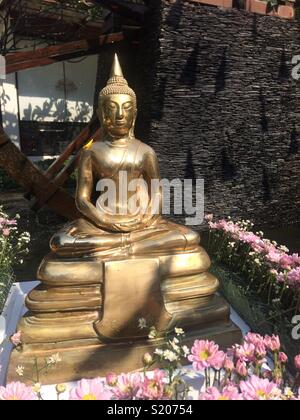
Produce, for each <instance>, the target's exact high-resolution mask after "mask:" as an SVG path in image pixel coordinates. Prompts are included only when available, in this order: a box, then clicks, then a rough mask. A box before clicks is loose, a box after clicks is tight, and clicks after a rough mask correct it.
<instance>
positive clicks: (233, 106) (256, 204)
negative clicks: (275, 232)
mask: <svg viewBox="0 0 300 420" xmlns="http://www.w3.org/2000/svg"><path fill="white" fill-rule="evenodd" d="M151 5H152V10H151V12H150V13H149V16H148V21H147V25H146V30H145V32H144V39H143V43H142V46H141V54H140V60H139V65H138V67H137V69H138V73H139V79H140V80H139V87H138V89H137V90H138V97H139V104H140V116H139V121H138V130H137V131H138V134H139V136H140V137H141V138H142V139H144V140H146V141H148V142H149V143H150V144H151V145H152V146H153V147H154V148H155V150H156V151H157V153H158V156H159V159H160V164H161V171H162V176H163V177H167V178H176V177H179V178H182V179H183V178H185V177H188V178H191V177H197V178H204V179H205V188H206V194H205V200H206V205H205V210H206V212H213V213H215V214H216V215H217V216H223V215H231V216H234V217H245V218H249V219H252V220H254V221H255V222H258V223H266V224H269V225H270V224H274V225H276V224H277V225H278V224H284V223H289V222H295V221H297V220H298V221H299V219H300V208H299V204H300V153H299V151H300V150H299V145H300V120H299V114H300V80H299V81H298V82H297V81H295V80H294V79H293V78H292V77H291V69H292V67H293V66H292V64H291V63H290V62H291V59H292V57H293V55H295V54H300V27H299V22H297V21H286V20H283V19H278V18H273V17H270V16H258V15H254V14H250V13H247V12H243V11H239V10H235V9H232V10H223V9H219V8H215V7H209V6H203V5H200V4H199V3H192V2H187V1H181V0H164V1H158V0H153V1H152V2H151Z"/></svg>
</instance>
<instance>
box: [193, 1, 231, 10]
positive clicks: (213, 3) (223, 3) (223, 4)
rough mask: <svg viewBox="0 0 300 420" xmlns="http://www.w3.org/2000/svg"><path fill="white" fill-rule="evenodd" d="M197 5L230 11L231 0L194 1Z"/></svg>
mask: <svg viewBox="0 0 300 420" xmlns="http://www.w3.org/2000/svg"><path fill="white" fill-rule="evenodd" d="M194 1H197V3H203V4H210V5H211V6H218V7H225V8H226V9H232V4H233V0H194Z"/></svg>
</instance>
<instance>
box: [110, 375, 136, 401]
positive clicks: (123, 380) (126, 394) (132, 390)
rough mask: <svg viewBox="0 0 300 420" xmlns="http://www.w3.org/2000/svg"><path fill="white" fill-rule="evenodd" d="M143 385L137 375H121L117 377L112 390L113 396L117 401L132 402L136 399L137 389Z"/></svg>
mask: <svg viewBox="0 0 300 420" xmlns="http://www.w3.org/2000/svg"><path fill="white" fill-rule="evenodd" d="M142 385H143V379H142V376H141V374H139V373H128V374H125V373H122V374H121V375H119V377H118V382H117V384H116V386H115V388H113V389H112V393H113V396H114V397H115V398H116V399H117V400H134V399H136V398H137V395H138V392H139V389H140V388H141V386H142Z"/></svg>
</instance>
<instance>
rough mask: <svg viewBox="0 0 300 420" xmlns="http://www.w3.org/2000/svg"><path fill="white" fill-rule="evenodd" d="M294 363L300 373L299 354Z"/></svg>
mask: <svg viewBox="0 0 300 420" xmlns="http://www.w3.org/2000/svg"><path fill="white" fill-rule="evenodd" d="M294 362H295V367H296V369H297V370H299V372H300V354H298V356H296V357H295V359H294Z"/></svg>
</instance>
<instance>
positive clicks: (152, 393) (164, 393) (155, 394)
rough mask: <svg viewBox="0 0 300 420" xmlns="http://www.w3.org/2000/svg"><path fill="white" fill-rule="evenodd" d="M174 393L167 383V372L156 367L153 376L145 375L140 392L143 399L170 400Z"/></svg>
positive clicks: (139, 396) (139, 394) (140, 397)
mask: <svg viewBox="0 0 300 420" xmlns="http://www.w3.org/2000/svg"><path fill="white" fill-rule="evenodd" d="M171 397H172V394H171V393H170V389H169V388H168V385H167V383H166V373H165V372H164V371H162V370H159V369H156V370H155V371H154V374H153V378H152V379H150V378H149V377H148V376H146V377H145V379H144V382H143V384H142V385H141V388H140V390H139V392H138V398H139V399H141V400H169V399H171Z"/></svg>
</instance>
